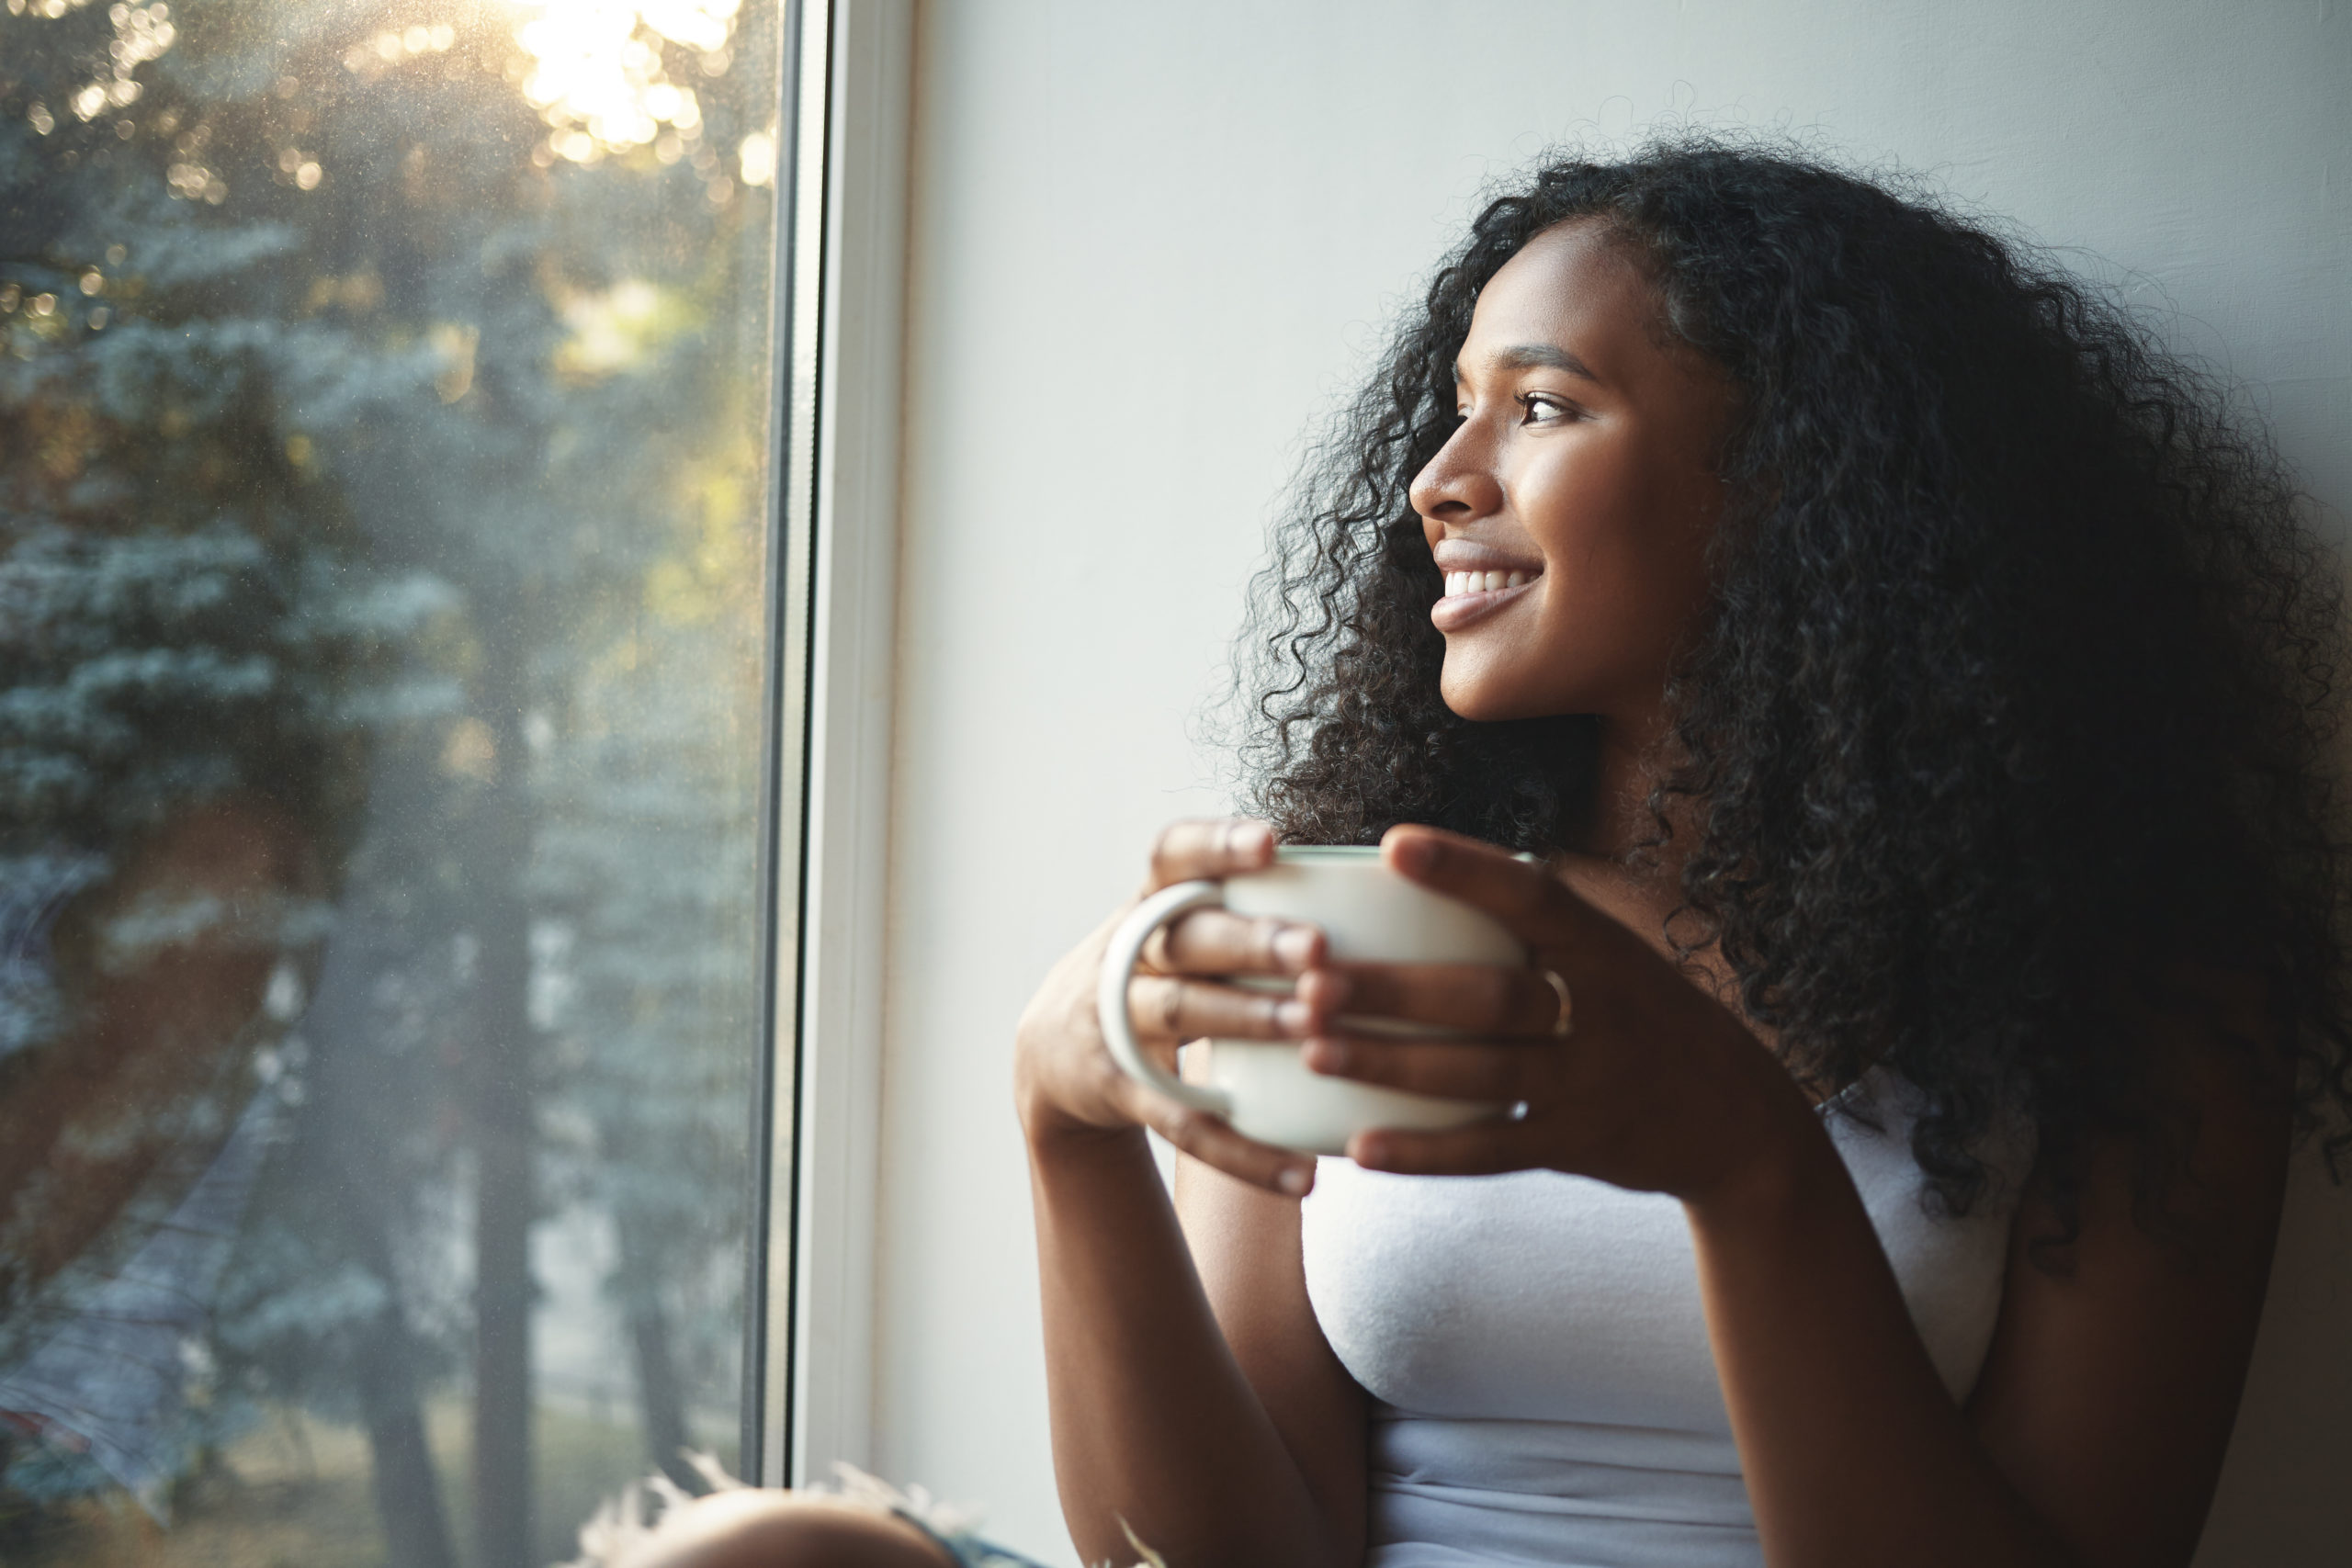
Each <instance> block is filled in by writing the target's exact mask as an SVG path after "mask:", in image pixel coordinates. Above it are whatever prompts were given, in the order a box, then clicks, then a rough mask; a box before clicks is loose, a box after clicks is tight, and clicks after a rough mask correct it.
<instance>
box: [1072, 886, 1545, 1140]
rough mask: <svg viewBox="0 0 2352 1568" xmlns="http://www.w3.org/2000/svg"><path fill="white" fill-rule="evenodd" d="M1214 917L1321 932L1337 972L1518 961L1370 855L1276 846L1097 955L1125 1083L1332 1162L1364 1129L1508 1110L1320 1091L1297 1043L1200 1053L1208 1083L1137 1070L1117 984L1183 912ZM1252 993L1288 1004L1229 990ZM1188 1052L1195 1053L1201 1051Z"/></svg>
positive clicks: (1178, 891)
mask: <svg viewBox="0 0 2352 1568" xmlns="http://www.w3.org/2000/svg"><path fill="white" fill-rule="evenodd" d="M1210 907H1221V908H1227V909H1230V910H1232V911H1233V912H1234V913H1235V914H1237V915H1248V916H1253V917H1261V916H1270V917H1272V918H1274V919H1282V920H1288V921H1293V922H1296V923H1298V924H1302V925H1311V926H1317V927H1320V928H1321V929H1322V931H1323V935H1324V941H1325V946H1326V949H1327V951H1328V952H1329V955H1330V957H1331V958H1332V959H1333V960H1335V961H1336V962H1339V963H1342V964H1502V965H1507V966H1510V967H1514V968H1515V967H1517V966H1519V965H1521V964H1525V963H1526V962H1527V949H1526V948H1525V947H1524V946H1522V945H1521V942H1520V941H1519V939H1518V938H1517V937H1515V936H1513V935H1511V934H1510V931H1506V930H1505V929H1504V928H1503V927H1502V925H1501V924H1500V923H1499V922H1498V921H1497V920H1496V919H1494V918H1493V917H1492V916H1490V915H1488V914H1487V913H1485V912H1484V911H1482V910H1479V909H1474V908H1471V907H1470V906H1469V905H1467V904H1464V903H1463V902H1462V901H1461V900H1460V899H1458V898H1452V897H1447V896H1446V895H1444V894H1442V893H1435V892H1432V891H1430V889H1429V888H1426V887H1423V886H1420V885H1419V884H1418V883H1413V882H1408V881H1407V880H1406V879H1405V878H1404V877H1402V876H1399V875H1397V874H1396V873H1395V872H1393V871H1391V870H1389V869H1388V867H1387V866H1385V865H1384V864H1382V863H1381V860H1380V852H1379V851H1378V850H1376V849H1364V848H1359V847H1355V846H1352V845H1344V846H1343V845H1309V844H1286V845H1283V847H1282V848H1280V849H1278V850H1276V851H1275V852H1274V863H1273V864H1272V865H1270V866H1268V867H1267V868H1266V869H1264V870H1263V871H1255V872H1250V873H1248V874H1243V875H1239V876H1232V877H1227V879H1225V880H1224V881H1223V882H1180V883H1177V884H1176V885H1175V886H1172V887H1163V888H1161V889H1160V890H1159V892H1157V893H1155V894H1153V895H1152V896H1151V897H1148V898H1147V899H1145V900H1144V901H1143V902H1142V903H1141V904H1138V905H1137V906H1136V908H1135V911H1134V913H1132V914H1130V915H1129V916H1128V917H1127V918H1126V919H1125V922H1123V923H1122V924H1121V925H1120V927H1119V929H1118V930H1117V931H1114V932H1113V933H1112V936H1111V945H1110V948H1109V950H1108V951H1106V952H1105V953H1103V980H1102V989H1101V991H1100V992H1099V993H1098V994H1097V997H1096V1007H1097V1010H1098V1011H1099V1012H1100V1014H1101V1017H1102V1024H1103V1041H1104V1043H1106V1044H1108V1045H1109V1046H1110V1048H1111V1055H1112V1057H1113V1059H1114V1060H1115V1061H1116V1062H1117V1063H1118V1064H1119V1066H1121V1067H1122V1068H1124V1069H1125V1071H1126V1073H1127V1075H1128V1076H1129V1077H1133V1078H1135V1079H1136V1081H1137V1082H1139V1083H1142V1084H1145V1085H1147V1086H1148V1087H1149V1088H1151V1089H1157V1090H1158V1091H1159V1092H1160V1093H1161V1094H1164V1095H1166V1096H1167V1097H1168V1098H1169V1099H1170V1100H1176V1101H1178V1102H1179V1103H1181V1104H1184V1105H1189V1106H1191V1107H1193V1109H1195V1110H1198V1111H1213V1112H1215V1113H1216V1115H1219V1116H1222V1117H1224V1118H1225V1119H1226V1121H1227V1122H1230V1123H1231V1124H1232V1126H1233V1128H1234V1130H1235V1131H1236V1132H1238V1133H1240V1134H1242V1135H1244V1136H1245V1137H1250V1138H1255V1139H1257V1140H1258V1141H1259V1142H1260V1143H1264V1144H1274V1145H1280V1146H1282V1147H1283V1148H1290V1149H1297V1150H1299V1151H1300V1152H1302V1153H1305V1154H1339V1153H1340V1152H1341V1151H1342V1150H1343V1149H1345V1148H1346V1146H1347V1142H1348V1139H1349V1138H1350V1137H1351V1135H1353V1134H1357V1133H1360V1132H1363V1131H1365V1130H1367V1129H1369V1128H1373V1127H1402V1128H1406V1129H1408V1130H1411V1131H1415V1132H1434V1131H1442V1130H1443V1129H1446V1128H1449V1127H1459V1126H1463V1125H1464V1124H1466V1123H1468V1122H1476V1121H1478V1120H1481V1119H1482V1118H1485V1117H1488V1116H1494V1115H1497V1114H1499V1113H1500V1112H1502V1111H1504V1110H1505V1109H1507V1108H1506V1107H1505V1106H1504V1105H1502V1104H1499V1103H1496V1102H1493V1101H1488V1100H1443V1099H1440V1098H1438V1097H1436V1096H1434V1095H1427V1094H1408V1093H1406V1092H1404V1091H1403V1090H1401V1089H1387V1088H1384V1087H1382V1086H1381V1085H1378V1084H1368V1083H1359V1082H1357V1081H1355V1080H1354V1079H1351V1078H1338V1077H1325V1076H1324V1075H1322V1074H1320V1073H1316V1072H1312V1071H1309V1070H1308V1068H1307V1067H1306V1064H1305V1063H1303V1062H1301V1061H1300V1060H1299V1055H1298V1053H1299V1043H1298V1042H1297V1041H1295V1040H1288V1041H1285V1040H1210V1041H1205V1042H1201V1043H1200V1044H1205V1045H1206V1046H1207V1047H1208V1051H1209V1071H1208V1081H1207V1082H1206V1083H1186V1082H1184V1081H1183V1080H1182V1079H1180V1078H1177V1077H1174V1076H1173V1075H1171V1074H1170V1073H1169V1072H1168V1071H1167V1070H1166V1069H1164V1068H1162V1067H1161V1066H1159V1063H1157V1062H1154V1061H1153V1060H1151V1059H1150V1058H1149V1057H1148V1056H1146V1055H1144V1054H1143V1052H1142V1050H1141V1049H1140V1048H1139V1047H1138V1046H1137V1044H1136V1035H1135V1030H1134V1027H1133V1026H1132V1024H1131V1023H1130V1022H1129V1021H1128V1018H1127V982H1128V980H1129V979H1130V978H1131V977H1132V976H1134V974H1135V968H1136V957H1137V956H1138V955H1139V954H1140V953H1142V952H1143V946H1144V943H1145V942H1148V941H1150V940H1151V933H1152V932H1153V931H1158V930H1159V928H1160V927H1161V926H1163V925H1165V924H1167V923H1168V922H1169V921H1170V920H1172V919H1175V918H1176V917H1177V916H1179V915H1181V914H1183V913H1184V912H1186V911H1187V910H1191V909H1198V908H1210ZM1231 983H1232V984H1234V985H1237V986H1241V987H1246V988H1249V989H1256V990H1277V991H1287V990H1289V988H1290V987H1289V985H1288V983H1287V982H1284V981H1280V980H1274V979H1272V978H1271V977H1253V976H1238V977H1236V978H1235V979H1234V980H1233V981H1232V982H1231ZM1344 1023H1345V1026H1346V1027H1347V1028H1348V1029H1349V1030H1351V1032H1358V1033H1366V1034H1374V1033H1376V1034H1388V1035H1406V1036H1411V1037H1419V1038H1442V1037H1444V1036H1445V1034H1446V1032H1445V1031H1443V1030H1440V1029H1432V1028H1424V1027H1421V1026H1419V1025H1413V1024H1407V1023H1400V1022H1398V1021H1396V1020H1393V1019H1347V1020H1344ZM1193 1048H1194V1049H1197V1048H1198V1044H1196V1045H1195V1046H1193Z"/></svg>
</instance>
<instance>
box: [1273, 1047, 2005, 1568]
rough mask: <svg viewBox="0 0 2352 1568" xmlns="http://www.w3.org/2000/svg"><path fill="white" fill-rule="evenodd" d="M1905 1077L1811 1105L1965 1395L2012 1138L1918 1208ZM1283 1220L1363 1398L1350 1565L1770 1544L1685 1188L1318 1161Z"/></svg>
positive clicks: (1727, 1565)
mask: <svg viewBox="0 0 2352 1568" xmlns="http://www.w3.org/2000/svg"><path fill="white" fill-rule="evenodd" d="M1911 1098H1912V1097H1911V1093H1910V1092H1909V1091H1908V1086H1907V1085H1905V1083H1904V1082H1903V1081H1902V1080H1901V1079H1899V1078H1895V1077H1892V1076H1891V1075H1887V1074H1883V1073H1873V1074H1871V1075H1870V1076H1868V1077H1864V1078H1863V1079H1862V1080H1861V1081H1860V1082H1859V1083H1857V1084H1856V1085H1854V1086H1853V1088H1852V1089H1849V1090H1848V1091H1847V1092H1846V1093H1845V1094H1843V1095H1840V1096H1838V1099H1837V1100H1833V1101H1831V1102H1829V1104H1828V1105H1827V1106H1826V1107H1825V1108H1824V1114H1825V1116H1826V1118H1827V1120H1828V1123H1829V1131H1830V1135H1831V1137H1832V1139H1833V1140H1834V1141H1835V1143H1836V1145H1837V1146H1838V1153H1839V1154H1840V1155H1841V1156H1843V1157H1844V1159H1845V1161H1846V1168H1847V1169H1848V1170H1849V1171H1850V1172H1851V1173H1852V1175H1853V1179H1854V1184H1855V1186H1856V1188H1857V1189H1859V1190H1860V1193H1861V1196H1862V1201H1863V1203H1864V1205H1865V1206H1866V1207H1867V1208H1868V1209H1869V1211H1870V1216H1871V1224H1873V1225H1875V1226H1876V1227H1877V1230H1878V1235H1879V1241H1880V1243H1881V1245H1882V1246H1883V1247H1885V1249H1886V1255H1887V1258H1888V1260H1889V1261H1890V1262H1891V1263H1892V1264H1893V1265H1894V1274H1895V1278H1896V1279H1897V1280H1899V1281H1900V1282H1901V1284H1902V1288H1903V1296H1904V1300H1905V1303H1906V1304H1907V1305H1908V1306H1909V1307H1910V1309H1911V1319H1912V1322H1913V1323H1914V1324H1915V1325H1917V1327H1918V1330H1919V1335H1920V1337H1921V1339H1922V1340H1923V1341H1924V1342H1925V1343H1926V1345H1927V1348H1928V1355H1929V1356H1930V1357H1931V1358H1932V1359H1933V1360H1934V1362H1935V1365H1936V1370H1937V1371H1939V1372H1940V1373H1941V1374H1942V1376H1943V1380H1944V1385H1945V1387H1947V1388H1949V1389H1950V1390H1951V1394H1952V1397H1953V1398H1954V1399H1964V1398H1966V1397H1967V1394H1968V1392H1969V1390H1970V1389H1971V1388H1972V1387H1973V1385H1974V1383H1975V1381H1976V1374H1977V1371H1978V1369H1979V1368H1980V1367H1982V1366H1983V1364H1984V1360H1985V1350H1986V1348H1987V1347H1988V1346H1989V1345H1990V1344H1991V1342H1992V1337H1993V1323H1994V1319H1995V1317H1996V1315H1997V1314H1998V1312H1999V1308H2000V1301H2001V1278H2002V1273H2003V1268H2004V1263H2005V1261H2006V1258H2007V1242H2008V1229H2009V1225H2008V1222H2009V1217H2010V1215H2011V1213H2013V1212H2014V1210H2015V1207H2016V1202H2017V1189H2018V1186H2019V1182H2018V1179H2017V1177H2018V1175H2019V1174H2021V1173H2022V1172H2023V1170H2024V1168H2025V1160H2024V1157H2023V1156H2025V1154H2026V1153H2027V1150H2028V1147H2029V1145H2028V1143H2027V1141H2026V1140H2023V1139H2019V1138H2017V1137H2009V1138H2006V1139H2003V1140H1999V1141H1998V1144H1997V1145H1996V1147H1995V1148H1993V1149H1989V1150H1986V1151H1982V1152H1984V1153H1985V1157H1986V1158H1987V1160H1988V1162H1989V1163H1991V1164H1992V1165H1993V1167H1994V1169H1995V1172H1996V1179H1995V1181H1994V1183H1993V1187H1992V1190H1988V1192H1987V1193H1986V1196H1985V1201H1982V1202H1980V1203H1979V1204H1978V1205H1977V1206H1976V1207H1975V1208H1974V1209H1973V1210H1972V1211H1971V1213H1969V1215H1968V1217H1967V1218H1965V1219H1962V1220H1949V1219H1943V1218H1939V1217H1935V1216H1932V1215H1930V1214H1929V1213H1928V1212H1927V1211H1926V1210H1925V1209H1924V1208H1923V1207H1922V1205H1921V1203H1920V1195H1921V1190H1922V1179H1921V1177H1920V1174H1919V1169H1918V1167H1917V1164H1916V1163H1915V1162H1914V1161H1913V1159H1912V1157H1911V1151H1910V1122H1911V1117H1910V1114H1909V1109H1908V1107H1907V1103H1906V1102H1908V1101H1909V1100H1910V1099H1911ZM1871 1122H1876V1123H1877V1126H1876V1127H1875V1128H1873V1127H1872V1126H1871ZM1301 1230H1302V1235H1303V1237H1304V1241H1305V1247H1306V1290H1307V1295H1308V1298H1309V1299H1310V1300H1311V1301H1312V1302H1313V1303H1314V1306H1315V1315H1316V1318H1317V1321H1319V1322H1320V1323H1321V1325H1322V1327H1323V1333H1324V1336H1325V1337H1326V1338H1328V1339H1329V1341H1330V1343H1331V1348H1332V1349H1333V1350H1334V1351H1336V1352H1337V1353H1338V1355H1339V1358H1340V1361H1341V1362H1342V1363H1343V1364H1344V1365H1345V1366H1346V1367H1347V1369H1348V1371H1350V1372H1351V1373H1352V1374H1353V1375H1354V1377H1355V1380H1356V1382H1359V1383H1361V1384H1363V1387H1364V1389H1365V1390H1366V1391H1367V1392H1369V1393H1371V1395H1372V1397H1373V1407H1372V1433H1371V1448H1370V1459H1371V1512H1370V1533H1369V1536H1368V1538H1367V1540H1368V1550H1367V1552H1366V1555H1365V1559H1364V1561H1365V1568H1463V1565H1466V1564H1473V1563H1509V1564H1542V1565H1545V1568H1735V1565H1738V1568H1752V1565H1755V1564H1759V1563H1761V1562H1763V1550H1762V1548H1761V1546H1760V1545H1759V1544H1758V1540H1757V1537H1756V1527H1755V1520H1754V1517H1753V1516H1752V1515H1751V1514H1750V1513H1749V1510H1748V1506H1747V1488H1746V1487H1745V1485H1744V1484H1743V1483H1741V1480H1740V1472H1739V1453H1738V1450H1737V1449H1736V1447H1735V1446H1734V1444H1733V1442H1732V1436H1731V1422H1730V1418H1729V1416H1727V1415H1726V1414H1725V1412H1724V1401H1723V1389H1722V1386H1721V1384H1720V1383H1719V1382H1717V1381H1716V1377H1715V1366H1714V1358H1713V1353H1712V1352H1711V1351H1710V1349H1709V1348H1708V1344H1707V1326H1706V1321H1705V1319H1704V1317H1703V1315H1702V1313H1701V1310H1700V1305H1699V1280H1698V1266H1697V1261H1696V1258H1695V1257H1694V1256H1693V1253H1692V1251H1691V1233H1690V1226H1689V1224H1688V1222H1687V1221H1686V1220H1685V1219H1684V1217H1683V1213H1682V1205H1681V1204H1680V1203H1679V1201H1676V1200H1675V1199H1672V1198H1667V1197H1662V1196H1659V1195H1657V1194H1655V1193H1641V1192H1628V1191H1625V1190H1623V1189H1621V1188H1615V1187H1611V1186H1609V1185H1608V1184H1607V1183H1605V1182H1600V1181H1593V1180H1589V1179H1585V1178H1582V1177H1575V1176H1563V1175H1560V1174H1558V1173H1557V1172H1553V1171H1521V1172H1518V1173H1515V1174H1513V1175H1510V1176H1492V1177H1410V1176H1391V1175H1388V1174H1385V1173H1383V1172H1378V1171H1368V1170H1364V1169H1363V1168H1360V1167H1358V1166H1357V1165H1355V1164H1354V1163H1353V1162H1352V1161H1350V1160H1346V1159H1337V1158H1327V1159H1325V1160H1323V1161H1322V1162H1321V1163H1320V1166H1319V1168H1317V1172H1316V1183H1315V1190H1314V1192H1313V1194H1312V1195H1311V1196H1309V1197H1308V1198H1307V1200H1306V1203H1305V1205H1304V1209H1303V1216H1302V1220H1301Z"/></svg>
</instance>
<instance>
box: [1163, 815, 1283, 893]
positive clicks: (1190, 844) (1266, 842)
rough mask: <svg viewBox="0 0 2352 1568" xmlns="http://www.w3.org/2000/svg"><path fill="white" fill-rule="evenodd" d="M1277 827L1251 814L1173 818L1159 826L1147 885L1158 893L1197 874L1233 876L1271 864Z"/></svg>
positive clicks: (1189, 879)
mask: <svg viewBox="0 0 2352 1568" xmlns="http://www.w3.org/2000/svg"><path fill="white" fill-rule="evenodd" d="M1273 860H1274V830H1273V829H1272V828H1269V827H1267V826H1266V824H1264V823H1263V822H1261V821H1259V820H1257V819H1256V818H1250V817H1226V818H1189V819H1187V820H1185V821H1182V822H1171V823H1170V824H1169V825H1168V826H1167V827H1166V828H1163V829H1160V833H1159V841H1158V842H1156V843H1154V844H1153V845H1152V846H1151V881H1150V883H1149V885H1148V886H1146V887H1145V888H1144V891H1145V892H1146V893H1156V892H1158V891H1159V889H1160V888H1162V887H1166V886H1169V885H1170V884H1171V883H1177V882H1189V881H1191V880H1193V878H1194V877H1217V876H1232V875H1235V874H1238V873H1240V872H1245V871H1256V870H1258V869H1260V868H1261V867H1263V866H1268V865H1272V863H1273Z"/></svg>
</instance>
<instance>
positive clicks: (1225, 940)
mask: <svg viewBox="0 0 2352 1568" xmlns="http://www.w3.org/2000/svg"><path fill="white" fill-rule="evenodd" d="M1323 955H1324V941H1323V933H1322V932H1321V931H1318V930H1317V929H1316V928H1315V927H1313V926H1308V925H1300V924H1298V923H1296V922H1295V921H1291V920H1283V919H1272V918H1268V917H1259V918H1256V919H1252V918H1250V917H1249V916H1245V915H1229V914H1227V913H1226V912H1225V911H1224V910H1223V909H1194V910H1193V911H1192V912H1191V913H1190V914H1187V915H1183V916H1180V917H1179V918H1178V919H1173V920H1170V922H1169V923H1168V924H1166V925H1164V926H1162V927H1160V928H1159V931H1157V932H1155V933H1154V934H1153V937H1152V940H1151V942H1149V943H1148V944H1147V945H1146V947H1145V948H1144V958H1145V962H1146V963H1148V964H1150V965H1151V966H1152V967H1153V968H1154V969H1159V970H1162V971H1168V972H1173V973H1183V974H1192V975H1297V974H1300V973H1303V972H1304V971H1306V970H1307V969H1310V968H1312V967H1314V966H1315V965H1316V964H1319V963H1321V962H1322V961H1323Z"/></svg>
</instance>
